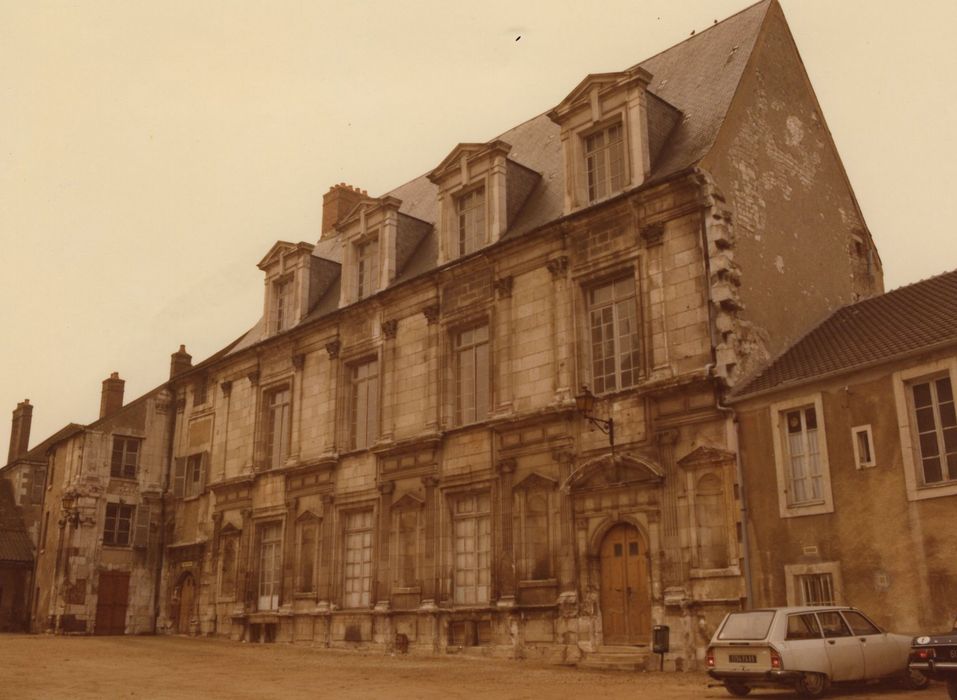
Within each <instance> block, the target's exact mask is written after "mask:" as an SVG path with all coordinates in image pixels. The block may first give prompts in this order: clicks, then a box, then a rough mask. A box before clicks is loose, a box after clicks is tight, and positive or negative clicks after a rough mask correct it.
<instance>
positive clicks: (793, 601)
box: [784, 562, 843, 605]
mask: <svg viewBox="0 0 957 700" xmlns="http://www.w3.org/2000/svg"><path fill="white" fill-rule="evenodd" d="M784 577H785V586H786V588H787V601H788V605H840V604H841V603H842V602H843V601H842V598H843V596H842V594H841V589H842V585H841V565H840V562H820V563H817V564H789V565H786V566H785V567H784Z"/></svg>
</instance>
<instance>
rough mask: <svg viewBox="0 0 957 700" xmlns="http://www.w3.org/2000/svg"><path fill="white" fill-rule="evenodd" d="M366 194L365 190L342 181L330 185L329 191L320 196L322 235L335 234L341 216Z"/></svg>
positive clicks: (366, 195)
mask: <svg viewBox="0 0 957 700" xmlns="http://www.w3.org/2000/svg"><path fill="white" fill-rule="evenodd" d="M368 196H369V195H368V193H367V192H366V191H365V190H360V189H359V188H358V187H352V186H351V185H347V184H346V183H344V182H340V183H339V184H338V185H333V186H332V187H330V188H329V191H328V192H326V193H325V194H324V195H323V196H322V236H325V235H326V234H332V235H335V233H334V229H335V226H336V224H337V223H339V222H340V221H342V218H343V217H344V216H345V215H346V214H348V213H349V212H350V211H351V210H352V208H353V207H354V206H355V205H356V204H358V203H359V202H360V201H362V198H363V197H368ZM322 236H320V238H321V237H322Z"/></svg>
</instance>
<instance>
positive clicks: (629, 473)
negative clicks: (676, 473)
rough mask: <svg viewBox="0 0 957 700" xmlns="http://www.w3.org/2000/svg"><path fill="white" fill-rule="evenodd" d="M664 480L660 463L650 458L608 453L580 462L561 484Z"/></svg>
mask: <svg viewBox="0 0 957 700" xmlns="http://www.w3.org/2000/svg"><path fill="white" fill-rule="evenodd" d="M663 480H664V472H663V471H662V469H661V467H660V466H658V465H657V464H655V463H654V462H652V461H651V460H649V459H646V458H644V457H638V456H636V455H629V454H616V455H612V454H611V453H607V454H603V455H600V456H598V457H594V458H592V459H589V460H588V461H586V462H583V463H582V464H580V465H579V466H578V467H577V468H576V469H575V471H573V472H572V473H571V474H570V475H569V476H568V478H567V479H566V480H565V483H563V484H562V490H566V491H591V490H598V489H607V488H615V487H619V486H626V485H635V484H647V485H657V484H660V483H661V482H662V481H663Z"/></svg>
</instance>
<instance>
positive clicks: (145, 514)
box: [133, 503, 150, 549]
mask: <svg viewBox="0 0 957 700" xmlns="http://www.w3.org/2000/svg"><path fill="white" fill-rule="evenodd" d="M135 522H136V524H135V526H134V528H133V546H134V547H137V548H139V549H144V548H145V547H146V545H147V544H149V539H150V506H149V504H148V503H141V504H140V505H139V506H137V508H136V521H135Z"/></svg>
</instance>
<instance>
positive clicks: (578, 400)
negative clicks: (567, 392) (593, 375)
mask: <svg viewBox="0 0 957 700" xmlns="http://www.w3.org/2000/svg"><path fill="white" fill-rule="evenodd" d="M575 407H576V408H577V409H578V412H579V413H581V414H582V417H583V418H585V420H587V421H589V422H590V423H591V424H592V425H594V426H595V427H596V428H598V429H599V430H600V431H602V432H603V433H604V434H605V435H607V436H608V442H609V444H610V445H611V451H612V452H614V451H615V419H614V418H612V417H611V416H608V420H605V419H603V418H595V416H593V415H591V412H592V410H593V409H594V408H595V395H594V394H593V393H591V392H590V391H589V390H588V386H587V385H585V384H583V385H582V393H580V394H579V395H578V396H576V397H575Z"/></svg>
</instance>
